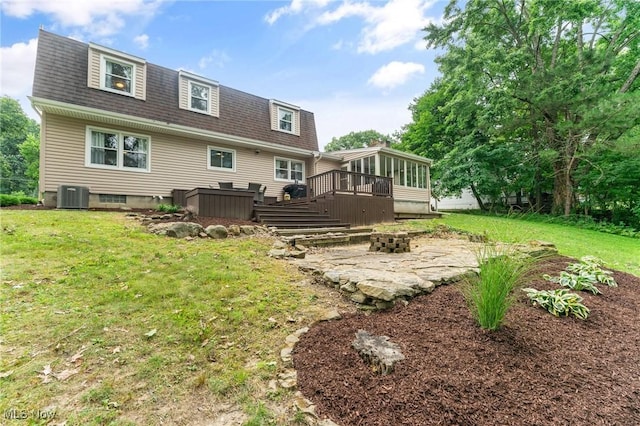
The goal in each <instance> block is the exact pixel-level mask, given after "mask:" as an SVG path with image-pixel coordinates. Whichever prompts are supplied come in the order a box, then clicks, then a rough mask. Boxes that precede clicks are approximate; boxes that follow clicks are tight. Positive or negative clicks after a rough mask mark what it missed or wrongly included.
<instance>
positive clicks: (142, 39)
mask: <svg viewBox="0 0 640 426" xmlns="http://www.w3.org/2000/svg"><path fill="white" fill-rule="evenodd" d="M133 42H134V43H135V44H136V45H137V46H138V47H139V48H140V49H146V48H147V47H149V36H148V35H146V34H140V35H139V36H136V37H134V38H133Z"/></svg>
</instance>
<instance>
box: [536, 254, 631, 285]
mask: <svg viewBox="0 0 640 426" xmlns="http://www.w3.org/2000/svg"><path fill="white" fill-rule="evenodd" d="M601 265H602V261H601V260H599V259H596V258H595V257H592V256H585V257H583V258H582V259H581V261H580V262H579V263H572V264H571V265H569V266H567V269H566V271H562V272H560V276H559V277H552V276H550V275H547V274H545V275H543V277H544V279H545V280H547V281H551V282H552V283H556V284H560V285H561V286H563V287H568V288H570V289H572V290H587V291H590V292H591V293H593V294H600V290H598V287H596V284H598V283H602V284H607V285H608V286H609V287H616V286H617V285H618V283H616V280H615V279H614V278H613V277H612V276H611V272H609V271H604V270H602V269H601V268H600V266H601ZM572 272H574V273H572Z"/></svg>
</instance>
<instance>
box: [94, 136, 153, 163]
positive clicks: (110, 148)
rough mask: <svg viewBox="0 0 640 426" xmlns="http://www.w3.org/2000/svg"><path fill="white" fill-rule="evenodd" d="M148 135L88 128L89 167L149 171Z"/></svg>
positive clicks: (149, 146)
mask: <svg viewBox="0 0 640 426" xmlns="http://www.w3.org/2000/svg"><path fill="white" fill-rule="evenodd" d="M150 148H151V143H150V140H149V137H148V136H141V135H134V134H131V133H128V132H118V131H113V130H104V129H94V128H87V155H86V165H87V166H88V167H100V168H108V169H121V170H132V171H149V151H150Z"/></svg>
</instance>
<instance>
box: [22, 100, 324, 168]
mask: <svg viewBox="0 0 640 426" xmlns="http://www.w3.org/2000/svg"><path fill="white" fill-rule="evenodd" d="M28 99H29V100H30V101H31V105H32V106H33V108H35V109H36V110H39V111H46V112H53V113H55V114H60V115H66V116H70V117H78V118H83V119H86V120H93V121H98V122H113V123H114V125H116V126H123V127H134V128H136V127H137V128H143V129H145V131H154V132H161V133H166V132H170V133H172V134H174V135H180V136H189V137H195V138H203V139H209V140H216V141H224V142H226V143H232V144H236V145H237V146H241V147H246V148H252V149H255V148H260V149H264V150H268V151H271V152H276V153H282V154H298V155H301V156H305V157H313V155H314V152H318V151H312V150H308V149H303V148H296V147H292V146H284V145H279V144H275V143H272V142H263V141H260V140H257V139H249V138H245V137H242V136H234V135H228V134H225V133H220V132H213V131H210V130H202V129H197V128H195V127H189V126H183V125H180V124H172V123H167V122H162V121H158V120H151V119H148V118H141V117H134V116H131V115H127V114H121V113H117V112H111V111H105V110H101V109H97V108H90V107H85V106H80V105H74V104H69V103H65V102H59V101H53V100H50V99H43V98H35V97H33V96H28ZM47 110H49V111H47ZM52 110H53V111H52Z"/></svg>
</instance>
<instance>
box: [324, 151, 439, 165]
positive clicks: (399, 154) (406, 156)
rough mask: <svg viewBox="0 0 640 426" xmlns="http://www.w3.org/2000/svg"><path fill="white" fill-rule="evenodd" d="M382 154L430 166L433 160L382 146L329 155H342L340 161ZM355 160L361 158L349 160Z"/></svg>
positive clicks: (334, 152)
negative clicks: (347, 155) (355, 155)
mask: <svg viewBox="0 0 640 426" xmlns="http://www.w3.org/2000/svg"><path fill="white" fill-rule="evenodd" d="M372 152H373V153H376V152H377V153H383V154H386V155H390V156H392V157H400V158H404V159H407V160H412V161H418V162H422V163H427V164H428V165H431V164H432V163H433V160H431V159H430V158H427V157H422V156H421V155H417V154H412V153H409V152H404V151H398V150H397V149H393V148H387V147H382V146H375V147H368V148H355V149H343V150H340V151H332V152H331V154H333V155H335V156H340V155H342V161H345V160H344V156H345V154H350V153H351V154H360V153H362V154H370V153H372ZM323 154H328V153H323ZM355 158H361V157H359V156H358V157H354V158H351V159H350V160H353V159H355Z"/></svg>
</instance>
